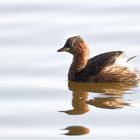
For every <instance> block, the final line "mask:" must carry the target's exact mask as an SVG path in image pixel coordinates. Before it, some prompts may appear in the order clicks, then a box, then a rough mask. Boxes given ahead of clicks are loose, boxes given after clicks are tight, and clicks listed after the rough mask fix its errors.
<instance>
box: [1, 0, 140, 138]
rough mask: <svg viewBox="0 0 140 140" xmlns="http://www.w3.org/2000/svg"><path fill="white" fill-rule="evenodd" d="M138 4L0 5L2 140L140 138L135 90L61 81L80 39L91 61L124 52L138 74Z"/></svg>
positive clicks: (108, 0)
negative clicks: (69, 44) (68, 46)
mask: <svg viewBox="0 0 140 140" xmlns="http://www.w3.org/2000/svg"><path fill="white" fill-rule="evenodd" d="M139 16H140V2H139V1H137V0H133V2H132V1H125V0H114V1H112V0H105V1H101V0H86V1H83V2H81V1H80V0H77V1H74V0H67V1H64V0H59V1H55V0H36V1H34V2H33V1H31V0H28V1H27V0H24V1H17V0H12V1H7V0H5V1H2V2H0V124H1V125H0V139H22V140H23V139H96V140H98V139H100V140H101V139H102V140H105V139H107V140H109V139H111V140H112V139H117V140H120V139H122V140H124V139H127V140H129V139H130V140H136V139H137V140H138V139H140V133H139V130H140V121H139V118H140V94H139V93H140V86H139V84H138V85H135V84H126V85H124V84H121V83H120V84H117V83H92V84H83V83H75V82H70V81H68V80H67V72H68V68H69V65H70V63H71V60H72V56H71V55H69V54H66V53H61V54H60V53H57V52H56V50H57V49H59V48H60V47H62V46H63V45H64V43H65V40H66V39H67V38H68V37H70V36H73V35H81V36H82V37H83V38H84V39H85V40H86V42H87V43H88V44H89V47H90V50H91V53H90V56H91V57H92V56H94V55H97V54H99V53H102V52H106V51H113V50H122V51H125V53H126V54H127V56H128V57H132V56H135V55H136V56H137V57H136V58H135V59H134V60H132V63H133V65H134V67H136V68H137V69H138V70H139V71H140V64H139V62H140V56H139V54H140V48H139V46H140V19H139Z"/></svg>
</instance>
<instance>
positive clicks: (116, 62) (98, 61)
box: [58, 36, 139, 82]
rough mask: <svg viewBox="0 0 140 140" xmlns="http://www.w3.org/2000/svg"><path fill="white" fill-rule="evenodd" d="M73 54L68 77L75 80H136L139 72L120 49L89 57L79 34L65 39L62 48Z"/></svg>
mask: <svg viewBox="0 0 140 140" xmlns="http://www.w3.org/2000/svg"><path fill="white" fill-rule="evenodd" d="M62 51H66V52H69V53H71V54H72V55H73V62H72V64H71V66H70V68H69V73H68V79H69V80H71V81H76V82H138V81H139V74H138V73H137V71H136V70H134V69H133V68H132V67H131V66H130V64H129V60H131V59H132V58H134V57H132V58H129V59H127V58H126V57H125V56H124V53H123V52H122V51H112V52H106V53H103V54H100V55H97V56H95V57H93V58H90V59H89V48H88V46H87V44H86V42H85V41H84V40H83V39H82V38H81V37H80V36H74V37H70V38H68V39H67V41H66V43H65V45H64V47H63V48H61V49H59V50H58V52H62Z"/></svg>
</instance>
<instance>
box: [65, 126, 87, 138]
mask: <svg viewBox="0 0 140 140" xmlns="http://www.w3.org/2000/svg"><path fill="white" fill-rule="evenodd" d="M64 130H67V131H68V132H66V133H65V134H64V135H68V136H76V135H77V136H78V135H85V134H88V133H89V129H88V128H86V127H83V126H69V127H67V128H65V129H64Z"/></svg>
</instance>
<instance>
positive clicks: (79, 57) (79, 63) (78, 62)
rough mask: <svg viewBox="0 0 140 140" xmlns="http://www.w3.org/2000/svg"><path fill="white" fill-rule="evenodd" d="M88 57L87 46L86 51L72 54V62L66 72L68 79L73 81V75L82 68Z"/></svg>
mask: <svg viewBox="0 0 140 140" xmlns="http://www.w3.org/2000/svg"><path fill="white" fill-rule="evenodd" d="M88 59H89V50H88V48H87V50H86V51H84V52H83V53H81V54H74V55H73V62H72V64H71V66H70V68H69V73H68V79H69V80H72V81H74V80H75V75H76V74H77V73H78V72H80V71H81V70H83V69H84V68H85V67H86V65H87V63H88Z"/></svg>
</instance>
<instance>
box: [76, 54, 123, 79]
mask: <svg viewBox="0 0 140 140" xmlns="http://www.w3.org/2000/svg"><path fill="white" fill-rule="evenodd" d="M121 54H123V52H122V51H112V52H107V53H103V54H100V55H97V56H95V57H93V58H91V59H89V60H88V63H87V66H86V67H85V68H84V69H83V70H81V71H80V72H78V73H77V74H76V75H75V80H76V81H77V82H78V81H79V82H80V81H88V79H89V77H91V76H94V75H97V74H98V73H99V72H100V71H101V70H103V69H104V68H105V67H107V66H110V65H113V64H114V63H115V61H116V58H117V57H119V56H120V55H121Z"/></svg>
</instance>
